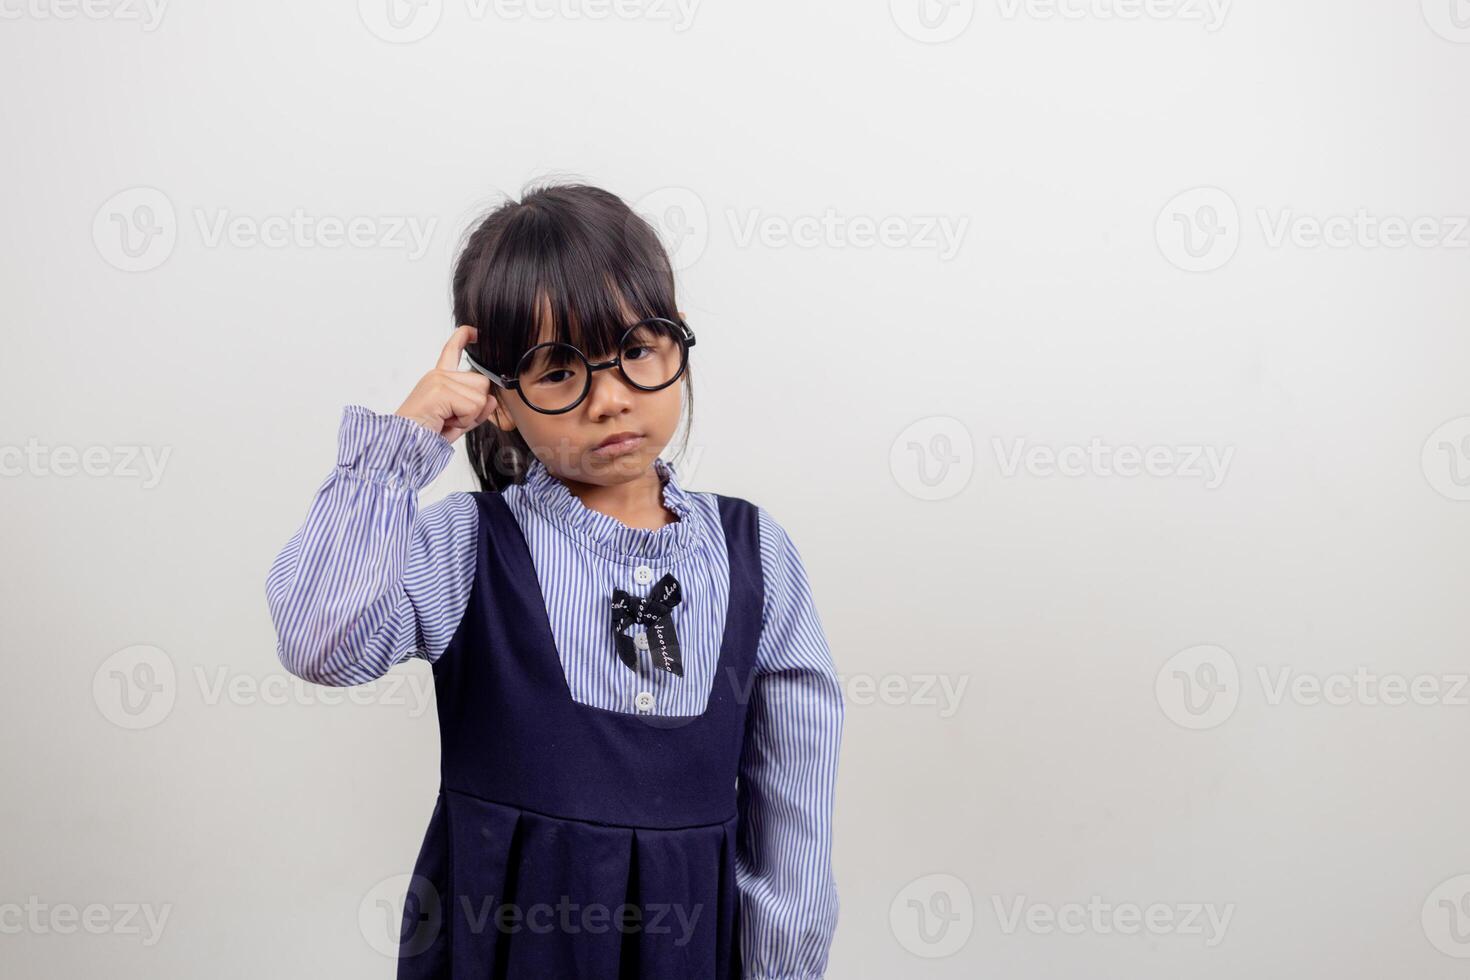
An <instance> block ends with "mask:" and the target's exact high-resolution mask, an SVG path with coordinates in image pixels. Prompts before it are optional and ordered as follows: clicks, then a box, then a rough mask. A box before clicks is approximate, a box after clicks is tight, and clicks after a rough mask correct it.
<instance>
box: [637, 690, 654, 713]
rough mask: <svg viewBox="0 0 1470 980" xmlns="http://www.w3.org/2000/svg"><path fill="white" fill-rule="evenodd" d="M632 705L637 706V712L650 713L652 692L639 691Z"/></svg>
mask: <svg viewBox="0 0 1470 980" xmlns="http://www.w3.org/2000/svg"><path fill="white" fill-rule="evenodd" d="M633 703H634V704H636V705H637V706H638V710H639V711H652V710H653V692H652V691H639V692H638V696H637V697H636V698H634V699H633Z"/></svg>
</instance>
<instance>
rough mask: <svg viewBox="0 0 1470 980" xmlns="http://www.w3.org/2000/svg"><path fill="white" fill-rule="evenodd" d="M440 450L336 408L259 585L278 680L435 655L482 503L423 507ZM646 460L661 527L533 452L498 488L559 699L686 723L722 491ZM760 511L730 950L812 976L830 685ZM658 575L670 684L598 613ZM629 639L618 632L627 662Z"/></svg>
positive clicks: (335, 681) (367, 669)
mask: <svg viewBox="0 0 1470 980" xmlns="http://www.w3.org/2000/svg"><path fill="white" fill-rule="evenodd" d="M453 455H454V447H453V446H452V445H451V444H450V443H449V442H448V441H446V440H445V439H444V438H443V437H442V436H440V435H438V434H437V433H434V432H431V431H429V430H428V429H427V428H425V427H424V426H422V425H420V424H419V423H417V422H414V421H413V420H411V419H406V418H403V417H401V416H397V415H380V414H376V413H374V412H372V411H371V410H369V409H367V408H364V407H362V406H359V405H350V406H348V407H347V408H346V409H345V410H344V412H343V415H342V423H341V428H340V430H339V433H338V440H337V463H336V466H335V467H334V468H333V471H332V472H331V474H329V475H328V476H327V478H326V480H325V481H324V482H323V483H322V484H321V486H320V487H319V488H318V490H317V493H316V497H315V499H314V500H313V501H312V504H311V508H310V510H309V511H308V513H307V516H306V521H305V523H304V524H303V525H302V526H301V527H300V528H299V529H298V530H297V532H296V533H295V535H293V536H292V538H291V539H290V541H288V542H287V543H286V545H285V547H284V548H282V549H281V551H280V553H279V554H278V555H277V556H276V559H275V562H274V563H273V564H272V566H271V569H270V574H269V576H268V577H267V580H266V594H267V599H268V601H269V605H270V612H271V618H272V620H273V621H274V623H275V628H276V634H277V637H278V641H279V646H278V653H279V656H280V659H281V663H282V664H283V665H284V666H285V667H286V669H287V670H289V671H290V672H291V673H292V674H295V675H296V676H298V677H301V678H304V679H305V680H308V681H313V682H315V683H318V684H328V685H334V686H343V685H350V684H362V683H366V682H368V681H371V680H373V679H375V678H377V677H380V676H382V675H383V674H384V673H385V672H387V671H388V670H389V669H390V668H391V667H392V666H393V665H394V664H396V663H399V662H401V661H403V660H405V659H407V658H409V657H421V658H423V659H425V660H428V661H429V662H431V663H432V662H433V661H435V660H436V659H438V657H439V656H441V655H442V654H443V653H444V651H445V648H446V647H447V646H448V645H449V641H450V639H451V638H452V637H453V635H454V633H455V631H456V629H457V628H458V626H459V623H460V621H461V620H462V619H463V617H464V612H465V609H466V608H467V606H468V604H469V595H470V587H471V585H472V583H473V580H474V569H475V548H476V544H477V530H478V528H477V524H478V513H477V509H476V506H475V502H474V499H473V498H472V497H471V496H470V495H469V494H468V493H464V492H455V493H451V494H449V495H448V496H446V497H445V498H444V499H442V500H439V501H437V502H435V503H433V504H430V505H428V506H427V507H424V508H422V509H420V508H419V506H418V491H419V490H421V489H422V488H423V487H425V486H427V485H428V484H429V483H431V482H432V481H433V480H434V479H435V478H436V477H437V476H438V475H439V473H440V472H442V471H443V469H444V467H445V466H446V465H447V464H448V463H449V460H450V459H451V458H452V457H453ZM654 466H655V469H656V470H657V472H658V475H659V478H660V481H661V482H662V486H663V502H664V504H665V506H666V507H668V508H669V509H670V510H671V511H673V512H674V513H675V514H677V515H678V517H679V519H678V520H677V521H675V522H674V523H671V524H666V525H664V526H663V527H659V528H635V527H629V526H627V525H625V524H623V523H622V522H621V521H618V520H617V519H616V518H613V517H611V516H609V515H607V514H603V513H601V512H600V511H595V510H592V509H591V508H589V507H587V506H586V505H584V504H583V503H582V502H581V501H580V500H579V499H578V498H577V497H575V496H574V495H573V494H572V493H571V491H570V490H568V489H567V487H566V485H565V484H563V483H562V482H561V481H560V480H559V479H557V478H556V477H555V476H554V475H553V474H552V473H551V472H550V471H549V470H547V469H546V467H545V465H544V464H543V463H541V461H540V460H533V462H532V463H531V466H530V469H529V471H528V473H527V476H526V480H525V482H524V483H518V484H513V485H511V486H508V487H506V488H505V489H504V490H503V491H502V494H501V496H502V497H503V498H504V500H505V502H506V504H507V505H508V506H509V508H510V510H511V512H512V513H513V514H514V516H515V518H516V521H517V522H518V523H519V524H520V526H521V530H522V531H523V533H524V535H525V538H526V544H527V545H528V547H529V549H530V552H531V557H532V562H533V564H534V566H535V568H536V575H537V577H538V578H539V579H540V584H541V592H542V595H543V596H545V597H546V600H547V613H548V618H549V620H550V622H551V626H552V633H553V636H554V638H555V641H556V648H557V651H558V653H559V654H560V656H561V660H562V667H563V669H564V671H565V673H566V679H567V686H568V687H569V688H570V690H571V693H572V697H573V698H574V699H576V700H577V701H580V702H582V703H584V704H588V705H593V706H596V707H599V708H606V709H610V710H613V711H627V712H640V711H641V712H646V713H650V714H665V715H693V714H700V713H702V712H703V711H704V709H705V704H706V702H707V701H708V698H709V694H710V691H711V688H712V686H713V683H714V680H715V677H714V668H715V664H716V661H717V659H718V656H719V649H720V642H721V639H722V637H723V634H724V617H725V613H726V608H727V598H728V595H729V588H730V569H729V565H728V562H727V552H726V543H725V536H724V533H723V530H722V527H721V524H720V517H719V502H718V500H717V499H716V497H715V495H714V494H712V493H701V492H695V491H689V490H686V489H684V488H683V487H682V486H681V485H680V483H679V480H678V475H677V473H676V472H675V469H674V466H673V465H672V464H671V463H669V462H668V461H667V460H664V459H658V460H656V461H655V463H654ZM757 512H758V517H759V520H758V523H759V526H760V542H761V567H762V570H763V571H764V576H765V606H764V609H763V617H762V627H761V636H760V642H759V645H758V648H757V654H756V677H755V683H754V687H753V690H752V692H751V698H752V700H751V705H750V711H751V723H750V728H749V729H748V733H747V738H748V739H749V740H750V743H751V746H750V749H748V750H747V751H746V752H745V753H744V755H743V761H742V763H741V770H740V774H739V775H740V780H741V783H742V785H743V786H745V787H746V788H747V790H748V792H747V794H746V799H747V802H746V803H745V810H744V812H742V813H741V821H742V824H743V833H742V839H741V844H740V847H739V849H738V854H737V861H736V872H737V874H736V877H737V883H738V885H739V889H740V893H741V915H742V930H743V931H742V938H741V943H742V945H741V952H742V956H743V959H744V963H745V974H746V976H747V977H759V978H762V980H811V978H821V977H822V976H823V975H824V974H825V971H826V966H827V957H828V950H829V948H830V946H831V941H832V934H833V932H834V930H835V928H836V925H837V911H838V898H837V888H836V881H835V879H834V876H833V873H832V819H831V818H832V807H833V802H834V799H833V797H834V790H835V783H836V776H837V758H838V748H839V742H840V741H841V736H842V726H843V713H844V712H843V702H842V693H841V687H840V685H839V684H838V681H837V677H836V675H835V672H834V669H833V663H832V657H831V653H830V652H829V650H828V647H827V641H826V637H825V635H824V633H823V631H822V625H821V621H820V619H819V618H818V615H817V611H816V607H815V605H814V603H813V600H812V592H811V586H810V584H809V582H808V581H807V576H806V570H805V568H804V567H803V565H802V561H801V557H800V555H799V554H798V552H797V549H796V546H795V545H794V544H793V543H792V540H791V538H790V537H789V536H788V535H787V533H786V531H785V529H784V528H782V527H781V525H780V524H778V523H777V522H776V520H775V519H774V518H772V517H771V515H770V514H769V513H767V512H766V511H765V509H764V508H759V507H757ZM665 573H672V574H673V575H674V577H675V578H677V579H678V581H679V585H680V588H681V590H682V595H683V598H682V599H681V601H680V602H679V604H678V605H676V606H674V607H673V611H672V618H673V621H674V629H675V632H676V634H677V635H678V637H679V644H680V647H681V649H682V652H683V658H684V671H685V674H684V677H682V678H679V677H676V676H674V675H672V674H669V673H667V672H666V671H662V670H651V671H640V672H638V673H637V674H635V673H634V672H633V671H630V670H628V668H627V667H625V666H623V664H622V662H621V661H620V660H619V659H618V657H617V655H616V653H615V641H614V640H613V634H612V630H611V628H610V624H609V619H608V615H609V614H608V607H607V597H608V596H609V595H610V594H611V592H612V589H613V588H614V587H617V588H622V589H624V590H626V591H628V592H632V593H634V594H636V595H647V594H648V592H649V590H650V587H651V584H652V583H653V582H656V581H657V580H658V579H659V578H661V577H662V576H663V575H664V574H665ZM641 630H642V627H641V626H635V627H633V628H632V629H631V630H630V632H631V633H632V634H633V635H634V637H635V641H636V642H637V643H638V646H639V649H640V654H642V653H643V645H644V641H643V640H642V638H641V637H639V636H638V634H639V633H640V632H641ZM645 657H646V654H645ZM650 675H651V676H650ZM640 695H642V697H641V698H640ZM649 695H652V700H651V703H650V699H649ZM751 749H753V750H751Z"/></svg>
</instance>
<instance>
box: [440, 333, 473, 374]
mask: <svg viewBox="0 0 1470 980" xmlns="http://www.w3.org/2000/svg"><path fill="white" fill-rule="evenodd" d="M478 336H479V332H478V331H476V330H475V328H474V327H472V326H470V325H469V324H463V325H461V326H458V327H456V328H455V330H454V333H452V334H450V335H449V340H448V341H446V342H445V344H444V349H443V350H442V351H440V352H439V363H438V364H437V365H436V366H437V367H439V368H440V369H442V370H445V371H458V370H459V355H460V353H461V352H462V351H463V350H464V349H465V345H466V344H469V343H472V342H473V341H474V340H475V338H477V337H478Z"/></svg>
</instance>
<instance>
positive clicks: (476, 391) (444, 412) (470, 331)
mask: <svg viewBox="0 0 1470 980" xmlns="http://www.w3.org/2000/svg"><path fill="white" fill-rule="evenodd" d="M476 336H477V333H476V331H475V328H474V327H471V326H461V327H459V328H457V329H456V330H455V331H454V333H452V334H450V335H449V342H448V343H446V344H445V345H444V349H443V350H442V351H440V352H439V363H438V364H436V365H435V366H434V370H432V371H430V372H429V373H428V374H426V375H424V376H423V377H422V378H420V379H419V382H418V384H416V385H414V387H413V391H411V392H409V393H408V397H407V398H406V399H404V401H403V404H402V405H400V406H398V411H396V412H394V413H393V414H394V415H401V416H403V417H404V418H407V419H413V420H414V421H415V422H417V423H419V424H420V425H422V426H424V427H425V428H426V429H428V430H429V431H430V432H437V433H439V434H440V435H441V436H443V437H444V438H445V439H447V440H449V441H450V442H453V441H454V440H456V439H458V438H459V437H460V436H462V435H464V434H465V433H466V432H468V431H470V430H471V429H473V428H475V427H476V426H478V425H479V424H480V423H481V422H484V421H485V420H486V419H488V418H489V417H490V414H491V413H492V412H493V411H494V409H495V399H494V397H492V396H491V394H490V379H489V378H487V377H485V376H484V375H483V374H480V373H478V372H476V371H461V370H460V368H459V356H460V353H461V352H462V351H463V350H464V348H465V345H466V344H468V343H470V342H471V341H472V340H474V339H475V337H476Z"/></svg>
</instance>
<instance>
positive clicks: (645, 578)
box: [633, 565, 653, 585]
mask: <svg viewBox="0 0 1470 980" xmlns="http://www.w3.org/2000/svg"><path fill="white" fill-rule="evenodd" d="M633 578H634V580H635V581H637V583H638V584H639V585H647V584H648V583H649V582H652V581H653V569H651V568H649V567H648V566H647V565H639V566H638V567H637V568H635V569H633Z"/></svg>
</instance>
